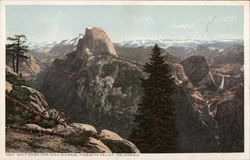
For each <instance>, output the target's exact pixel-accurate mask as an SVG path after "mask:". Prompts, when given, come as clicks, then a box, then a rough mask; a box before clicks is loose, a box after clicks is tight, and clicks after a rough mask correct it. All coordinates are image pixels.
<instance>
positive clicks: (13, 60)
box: [12, 55, 16, 72]
mask: <svg viewBox="0 0 250 160" xmlns="http://www.w3.org/2000/svg"><path fill="white" fill-rule="evenodd" d="M15 57H16V56H15V55H13V57H12V67H13V71H14V72H15V71H16V70H15Z"/></svg>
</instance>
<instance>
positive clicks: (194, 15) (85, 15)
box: [6, 5, 244, 42]
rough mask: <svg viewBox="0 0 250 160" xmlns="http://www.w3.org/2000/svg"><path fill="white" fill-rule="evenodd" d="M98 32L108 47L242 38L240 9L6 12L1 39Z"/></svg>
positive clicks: (17, 9) (22, 7)
mask: <svg viewBox="0 0 250 160" xmlns="http://www.w3.org/2000/svg"><path fill="white" fill-rule="evenodd" d="M91 26H97V27H101V28H103V29H104V30H105V31H106V32H107V33H108V35H109V36H110V38H111V40H112V41H114V42H118V41H122V40H135V39H201V40H204V39H205V40H215V39H238V38H243V34H244V33H243V26H244V15H243V7H241V6H121V5H118V6H109V5H106V6H105V5H92V6H91V5H82V6H48V5H47V6H46V5H40V6H35V5H29V6H25V5H20V6H10V5H9V6H7V7H6V27H7V28H6V31H7V36H11V35H13V34H25V35H26V36H27V38H28V40H29V41H32V42H44V41H47V42H51V41H59V40H63V39H67V38H73V37H75V36H77V35H78V34H79V33H84V31H85V28H86V27H91Z"/></svg>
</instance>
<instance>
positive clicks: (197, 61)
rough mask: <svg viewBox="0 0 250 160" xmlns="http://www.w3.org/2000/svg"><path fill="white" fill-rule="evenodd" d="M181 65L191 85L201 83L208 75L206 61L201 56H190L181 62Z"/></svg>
mask: <svg viewBox="0 0 250 160" xmlns="http://www.w3.org/2000/svg"><path fill="white" fill-rule="evenodd" d="M181 64H182V65H183V67H184V70H185V73H186V75H187V76H188V77H189V79H190V80H191V82H192V83H193V84H196V83H198V82H199V81H201V80H202V79H203V78H204V77H205V76H206V75H207V74H208V73H209V68H208V65H207V62H206V59H205V58H204V57H203V56H191V57H189V58H187V59H185V60H184V61H182V62H181Z"/></svg>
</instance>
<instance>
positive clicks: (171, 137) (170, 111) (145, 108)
mask: <svg viewBox="0 0 250 160" xmlns="http://www.w3.org/2000/svg"><path fill="white" fill-rule="evenodd" d="M152 51H153V52H152V54H151V58H150V62H149V63H146V64H145V65H144V69H143V71H144V72H146V73H147V74H148V77H147V78H146V79H141V81H142V87H143V91H144V96H143V98H142V102H141V103H140V104H139V107H138V109H137V112H136V114H135V119H134V123H135V127H134V128H133V131H132V133H131V136H130V139H131V141H133V142H134V143H135V144H136V145H137V147H138V148H139V149H140V151H141V152H142V153H174V152H176V138H177V131H176V122H175V119H176V115H175V106H174V102H173V100H172V98H171V95H172V94H173V92H174V81H173V78H172V76H171V70H170V66H169V64H167V63H165V62H164V60H163V57H162V56H161V51H160V48H159V47H158V45H157V44H156V45H155V47H154V48H153V50H152Z"/></svg>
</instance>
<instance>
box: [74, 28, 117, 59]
mask: <svg viewBox="0 0 250 160" xmlns="http://www.w3.org/2000/svg"><path fill="white" fill-rule="evenodd" d="M86 50H89V51H91V52H93V53H96V54H102V55H113V56H117V55H116V52H115V49H114V47H113V44H112V42H111V40H110V38H109V37H108V35H107V34H106V32H104V31H103V30H102V29H101V28H98V27H90V28H86V30H85V35H84V37H83V38H82V39H79V41H78V44H77V49H76V54H77V55H79V56H83V55H84V54H86Z"/></svg>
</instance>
